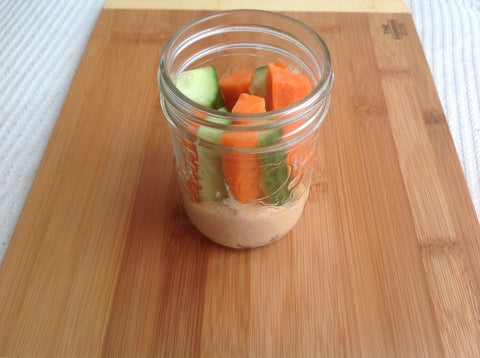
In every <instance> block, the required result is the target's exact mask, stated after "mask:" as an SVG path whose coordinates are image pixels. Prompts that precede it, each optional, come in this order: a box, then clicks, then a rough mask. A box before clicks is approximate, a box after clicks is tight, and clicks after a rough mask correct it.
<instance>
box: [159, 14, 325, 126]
mask: <svg viewBox="0 0 480 358" xmlns="http://www.w3.org/2000/svg"><path fill="white" fill-rule="evenodd" d="M235 13H244V14H249V15H250V16H253V15H254V14H258V15H260V16H275V17H278V18H281V19H283V20H284V21H288V22H290V23H293V24H295V25H296V26H299V27H301V28H302V30H306V31H307V32H308V33H309V34H310V35H311V36H312V38H313V39H314V40H315V41H316V42H317V43H318V44H319V45H320V48H321V50H322V51H323V54H324V61H325V63H324V64H323V66H322V73H321V76H320V79H319V80H318V82H317V83H315V85H314V87H313V88H312V89H311V91H310V92H309V93H308V94H307V95H306V96H305V97H303V98H302V99H300V100H298V101H296V102H295V103H293V104H290V105H288V106H285V107H282V108H279V109H276V110H271V111H267V112H262V113H247V114H240V113H231V112H228V113H226V112H222V111H219V110H217V109H213V108H209V107H206V106H203V105H200V104H198V103H197V102H195V101H193V100H191V99H190V98H188V97H187V96H186V95H184V94H183V93H182V92H180V90H178V88H177V87H176V85H175V83H174V81H173V79H172V77H171V76H170V73H169V72H168V70H167V68H166V62H167V61H166V59H165V58H166V56H167V53H168V50H169V49H170V48H171V46H172V44H174V43H175V41H177V40H178V39H179V38H180V37H181V35H182V34H183V33H184V32H185V31H187V30H188V29H189V28H191V27H193V26H195V25H197V24H199V23H201V22H204V21H207V20H211V19H214V18H218V17H222V16H227V15H231V14H235ZM252 25H254V24H253V23H252ZM275 30H277V31H282V29H281V28H275ZM206 31H208V30H206ZM333 77H334V75H333V71H332V68H331V56H330V51H329V49H328V47H327V45H326V43H325V41H324V40H323V38H322V37H321V36H320V35H319V34H318V33H317V32H316V31H315V30H314V29H313V28H311V27H310V26H309V25H307V24H305V23H303V22H301V21H300V20H297V19H295V18H293V17H290V16H287V15H284V14H281V13H277V12H272V11H266V10H256V9H234V10H222V11H215V12H212V13H209V14H206V15H203V16H200V17H197V18H195V19H194V20H192V21H190V22H188V23H186V24H185V25H183V26H181V27H180V28H179V29H177V30H176V31H175V32H174V33H173V34H172V35H171V36H170V37H169V38H168V40H167V41H166V43H165V45H164V47H163V49H162V52H161V55H160V66H159V68H158V84H159V86H160V87H161V88H162V84H164V86H166V87H163V89H164V90H167V91H168V93H169V94H171V95H173V97H174V98H176V99H178V100H179V102H180V103H179V104H178V106H179V107H183V108H184V109H185V107H187V108H186V109H187V110H189V111H190V113H198V114H199V115H200V114H201V116H214V117H223V118H228V119H231V120H233V121H234V122H235V121H236V120H242V121H245V120H246V121H248V122H250V121H251V123H253V125H252V126H246V128H245V129H253V128H257V127H259V126H260V127H264V126H265V123H266V121H269V120H271V119H275V122H276V123H277V124H278V125H283V124H287V123H289V122H293V121H295V119H296V117H297V116H296V114H298V112H299V111H300V112H302V110H299V108H305V107H310V105H313V104H314V103H316V102H318V101H321V100H322V98H324V97H326V96H328V95H329V93H330V90H331V86H332V83H333ZM201 116H199V118H198V122H199V123H203V122H204V121H205V120H204V119H202V118H201ZM279 117H281V119H280V120H279ZM258 119H261V120H262V121H261V122H258ZM194 121H195V119H194ZM255 123H258V124H257V125H255ZM261 123H263V125H262V124H261ZM227 126H228V125H227ZM266 126H267V127H269V126H270V125H268V124H267V125H266ZM219 127H223V125H219Z"/></svg>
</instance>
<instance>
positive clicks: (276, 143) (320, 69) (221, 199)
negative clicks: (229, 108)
mask: <svg viewBox="0 0 480 358" xmlns="http://www.w3.org/2000/svg"><path fill="white" fill-rule="evenodd" d="M277 60H281V61H283V63H285V64H286V66H287V68H289V69H290V70H293V71H295V72H298V73H300V74H302V75H304V76H306V77H307V78H308V79H309V81H310V85H311V91H310V93H309V94H308V95H306V96H305V97H303V98H302V99H301V100H299V101H297V102H295V103H293V104H292V105H289V106H286V107H284V108H281V109H277V110H273V111H269V112H265V113H256V114H235V113H228V112H224V111H220V110H215V109H211V108H207V107H204V106H201V105H199V104H197V103H195V102H193V101H192V100H190V99H189V98H187V97H186V96H185V95H183V94H182V93H181V92H180V91H179V90H178V89H177V87H176V86H175V82H176V78H177V76H178V75H179V74H180V73H182V72H183V71H186V70H190V69H196V68H200V67H206V66H214V67H215V69H216V73H217V74H218V76H219V77H220V78H221V77H222V76H225V75H228V74H231V73H232V72H233V71H235V70H237V69H249V70H251V71H254V70H255V69H256V68H259V67H261V66H265V65H267V64H268V63H272V62H276V61H277ZM158 82H159V86H160V101H161V106H162V110H163V113H164V115H165V117H166V119H167V120H168V123H169V128H170V135H171V139H172V144H173V148H174V153H175V159H176V164H177V172H178V179H179V184H180V189H181V192H182V195H183V199H184V207H185V211H186V213H187V215H188V216H189V218H190V220H191V221H192V223H193V224H194V225H195V226H196V227H197V228H198V230H199V231H200V232H202V233H203V234H204V235H205V236H206V237H208V238H209V239H211V240H213V241H215V242H217V243H219V244H221V245H225V246H229V247H234V248H250V247H257V246H262V245H266V244H268V243H271V242H274V241H276V240H278V239H280V238H281V237H283V236H285V235H286V234H287V233H288V232H289V231H290V230H291V229H292V228H293V226H294V225H295V224H296V223H297V221H298V219H299V218H300V216H301V214H302V211H303V208H304V205H305V202H306V200H307V197H308V191H309V186H310V181H311V177H312V169H313V165H312V164H313V163H312V162H313V160H314V157H315V155H314V152H315V147H316V142H317V138H318V135H319V128H320V125H321V123H322V121H323V119H324V118H325V115H326V113H327V111H328V107H329V103H330V91H331V86H332V82H333V73H332V70H331V65H330V54H329V51H328V48H327V46H326V45H325V43H324V41H323V40H322V39H321V38H320V36H319V35H318V34H317V33H316V32H315V31H314V30H312V29H311V28H310V27H308V26H306V25H305V24H303V23H301V22H299V21H297V20H295V19H292V18H290V17H287V16H284V15H280V14H277V13H272V12H267V11H257V10H232V11H222V12H216V13H213V14H210V15H208V16H205V17H201V18H199V19H197V20H195V21H193V22H191V23H189V24H187V25H185V26H183V27H182V28H180V29H179V30H178V31H177V32H175V33H174V34H173V35H172V36H171V37H170V38H169V39H168V41H167V42H166V44H165V46H164V48H163V50H162V54H161V58H160V67H159V70H158ZM227 139H231V140H227Z"/></svg>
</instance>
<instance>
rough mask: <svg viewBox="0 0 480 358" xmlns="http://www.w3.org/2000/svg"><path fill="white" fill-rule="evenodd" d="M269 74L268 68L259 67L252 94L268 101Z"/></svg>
mask: <svg viewBox="0 0 480 358" xmlns="http://www.w3.org/2000/svg"><path fill="white" fill-rule="evenodd" d="M267 72H268V66H262V67H257V68H256V69H255V71H254V72H253V79H252V85H251V87H250V88H251V91H250V92H251V93H250V94H253V95H255V96H259V97H263V98H265V99H267Z"/></svg>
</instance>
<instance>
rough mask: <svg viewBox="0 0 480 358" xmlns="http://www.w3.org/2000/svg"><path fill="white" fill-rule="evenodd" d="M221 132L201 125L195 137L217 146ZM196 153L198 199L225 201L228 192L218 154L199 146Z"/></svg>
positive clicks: (212, 118)
mask: <svg viewBox="0 0 480 358" xmlns="http://www.w3.org/2000/svg"><path fill="white" fill-rule="evenodd" d="M220 110H221V109H220ZM225 111H226V110H225ZM207 120H208V121H211V122H214V123H220V124H230V121H229V120H228V119H225V118H215V117H208V118H207ZM223 132H224V131H222V130H220V129H217V128H211V127H208V126H204V125H202V126H200V127H199V128H198V131H197V136H198V137H199V138H201V139H203V140H204V141H207V142H209V143H212V144H218V143H219V140H220V136H221V135H222V134H223ZM197 153H198V174H199V183H200V197H201V198H202V199H203V200H204V201H221V200H223V199H225V198H226V197H227V196H228V192H227V186H226V183H225V177H224V175H223V171H222V161H221V157H220V154H219V153H218V152H217V151H215V150H213V149H210V148H206V147H203V146H201V145H199V144H197Z"/></svg>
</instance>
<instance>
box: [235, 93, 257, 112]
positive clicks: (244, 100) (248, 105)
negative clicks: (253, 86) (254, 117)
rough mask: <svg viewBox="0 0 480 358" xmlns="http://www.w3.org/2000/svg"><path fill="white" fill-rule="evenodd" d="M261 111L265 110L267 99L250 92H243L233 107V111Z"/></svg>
mask: <svg viewBox="0 0 480 358" xmlns="http://www.w3.org/2000/svg"><path fill="white" fill-rule="evenodd" d="M261 112H265V99H264V98H263V97H258V96H254V95H253V94H248V93H242V94H241V95H240V97H238V100H237V103H235V105H234V106H233V108H232V113H261Z"/></svg>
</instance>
